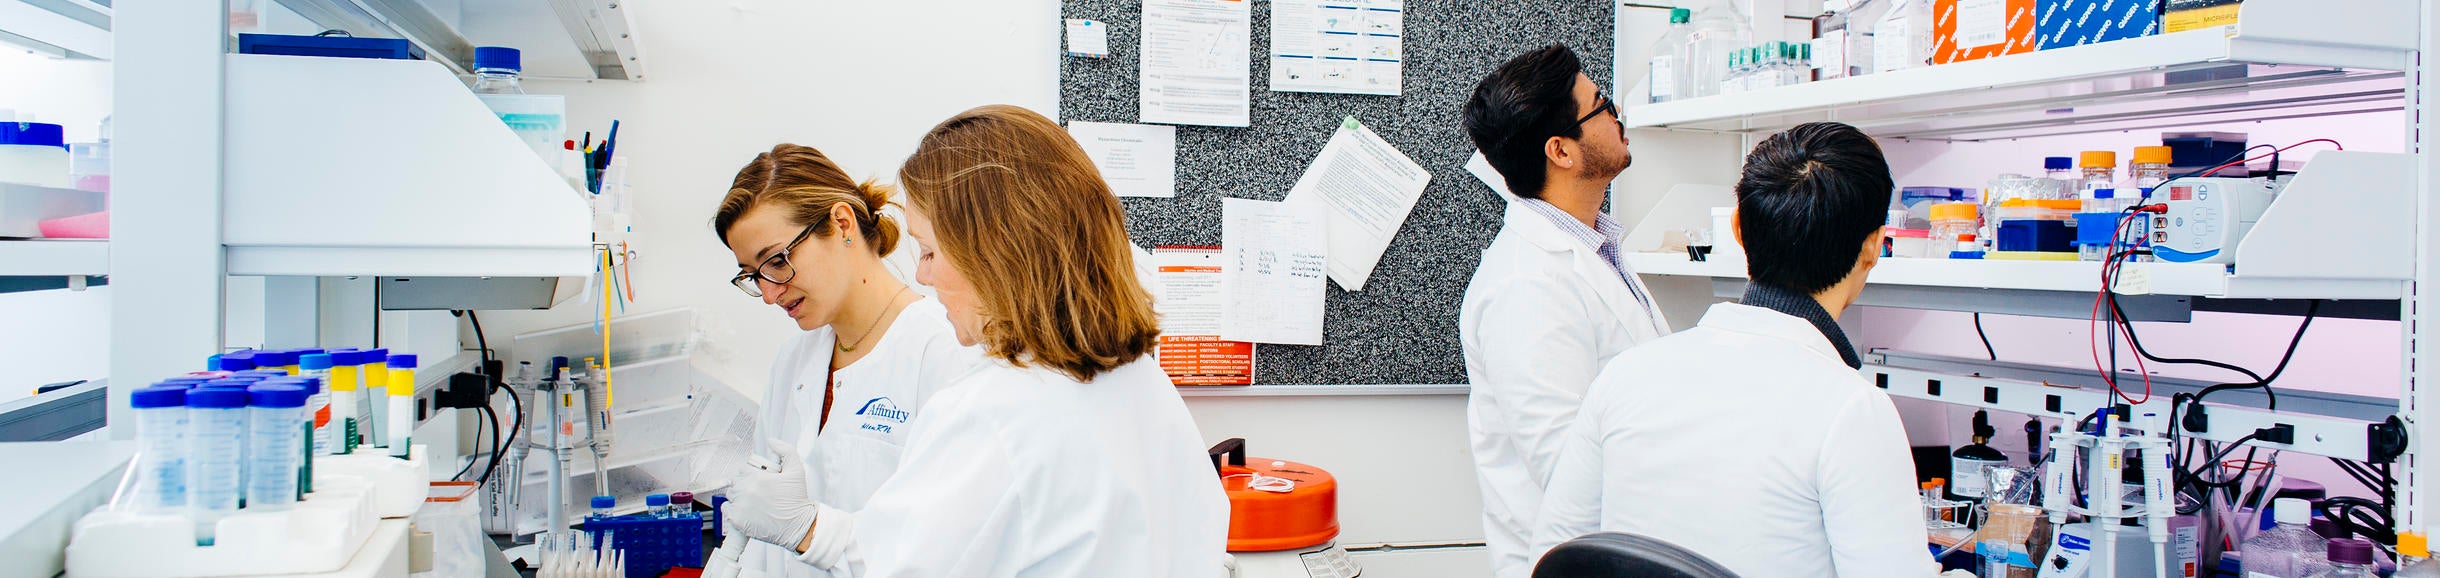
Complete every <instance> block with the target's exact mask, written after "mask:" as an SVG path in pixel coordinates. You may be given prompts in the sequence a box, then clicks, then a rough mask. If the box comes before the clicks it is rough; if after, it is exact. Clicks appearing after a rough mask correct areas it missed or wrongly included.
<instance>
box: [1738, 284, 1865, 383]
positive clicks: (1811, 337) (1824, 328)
mask: <svg viewBox="0 0 2440 578" xmlns="http://www.w3.org/2000/svg"><path fill="white" fill-rule="evenodd" d="M1773 313H1776V315H1773ZM1701 324H1702V325H1703V326H1704V327H1711V328H1715V329H1722V330H1728V331H1737V332H1743V333H1753V334H1759V335H1765V336H1771V337H1779V338H1782V339H1788V340H1793V341H1795V342H1797V343H1798V344H1800V345H1803V346H1804V347H1805V348H1807V349H1811V350H1813V351H1814V352H1816V353H1820V354H1822V356H1824V357H1830V358H1835V359H1838V360H1839V361H1840V362H1842V363H1845V364H1847V366H1848V367H1853V368H1859V369H1860V368H1862V367H1864V361H1863V358H1861V357H1858V356H1857V355H1856V352H1855V346H1854V345H1853V344H1851V343H1849V342H1848V341H1847V332H1846V331H1845V330H1842V329H1840V328H1839V326H1838V321H1836V320H1833V319H1831V318H1830V312H1829V311H1828V310H1825V309H1822V306H1821V303H1820V302H1818V301H1814V300H1813V298H1812V296H1809V295H1805V294H1803V293H1799V292H1796V291H1793V290H1789V289H1782V288H1778V287H1770V286H1765V285H1762V284H1760V283H1750V284H1747V285H1746V289H1745V296H1744V297H1743V298H1740V299H1738V300H1737V303H1733V304H1732V303H1721V304H1717V305H1713V306H1712V307H1711V310H1710V311H1707V312H1705V313H1704V314H1703V321H1702V323H1701ZM1806 326H1810V329H1812V331H1806V330H1805V329H1806V328H1807V327H1806ZM1816 336H1818V337H1819V338H1815V337H1816Z"/></svg>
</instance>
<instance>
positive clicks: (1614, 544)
mask: <svg viewBox="0 0 2440 578" xmlns="http://www.w3.org/2000/svg"><path fill="white" fill-rule="evenodd" d="M1630 577H1631V578H1737V573H1735V572H1730V571H1728V569H1727V568H1723V567H1721V566H1720V564H1719V563H1717V562H1713V561H1711V559H1709V558H1704V557H1703V555H1702V554H1696V553H1694V551H1692V550H1687V549H1685V548H1680V547H1678V546H1677V545H1676V544H1671V543H1668V542H1663V541H1660V540H1658V539H1655V538H1650V537H1645V536H1637V535H1634V534H1625V533H1619V532H1602V533H1598V534H1587V535H1584V536H1580V537H1577V538H1576V539H1574V540H1568V541H1567V542H1566V543H1563V544H1560V545H1559V546H1558V547H1556V548H1551V549H1550V553H1548V554H1543V555H1542V561H1541V562H1540V563H1537V564H1535V565H1534V568H1533V578H1630Z"/></svg>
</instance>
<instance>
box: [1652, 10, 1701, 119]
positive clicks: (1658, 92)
mask: <svg viewBox="0 0 2440 578" xmlns="http://www.w3.org/2000/svg"><path fill="white" fill-rule="evenodd" d="M1692 18H1694V11H1692V10H1687V9H1685V8H1671V9H1669V30H1668V31H1666V32H1662V33H1661V39H1660V40H1659V41H1657V42H1653V43H1652V61H1651V62H1652V67H1651V68H1650V69H1647V70H1646V72H1645V76H1644V84H1645V85H1647V86H1648V87H1649V88H1650V91H1649V92H1651V99H1650V101H1651V102H1656V103H1659V102H1668V101H1672V100H1677V99H1678V98H1679V95H1678V87H1680V86H1683V85H1684V83H1685V80H1684V79H1683V78H1682V75H1683V74H1684V73H1685V71H1686V34H1687V33H1689V32H1692V31H1693V30H1694V27H1692V26H1688V25H1687V24H1686V22H1687V21H1688V20H1690V19H1692ZM1687 96H1692V95H1687Z"/></svg>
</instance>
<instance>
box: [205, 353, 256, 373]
mask: <svg viewBox="0 0 2440 578" xmlns="http://www.w3.org/2000/svg"><path fill="white" fill-rule="evenodd" d="M254 367H255V364H254V352H253V351H252V350H248V351H233V352H229V353H223V354H220V365H219V367H216V368H214V369H213V370H214V371H245V370H248V369H254Z"/></svg>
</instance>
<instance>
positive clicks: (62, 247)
mask: <svg viewBox="0 0 2440 578" xmlns="http://www.w3.org/2000/svg"><path fill="white" fill-rule="evenodd" d="M109 275H110V241H107V240H102V239H20V240H0V293H12V292H17V291H39V290H44V289H64V288H76V287H82V286H90V285H101V284H103V283H105V282H106V281H105V279H106V278H107V277H108V276H109Z"/></svg>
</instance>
